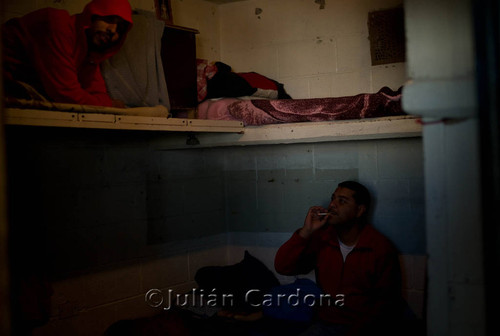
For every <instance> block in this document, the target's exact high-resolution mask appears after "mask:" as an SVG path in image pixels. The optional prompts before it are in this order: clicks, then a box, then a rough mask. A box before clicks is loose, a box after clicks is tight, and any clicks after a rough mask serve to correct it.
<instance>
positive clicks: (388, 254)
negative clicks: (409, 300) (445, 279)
mask: <svg viewBox="0 0 500 336" xmlns="http://www.w3.org/2000/svg"><path fill="white" fill-rule="evenodd" d="M369 205H370V194H369V192H368V190H367V189H366V188H365V187H364V186H363V185H361V184H359V183H357V182H354V181H346V182H342V183H340V184H339V185H338V187H337V189H336V190H335V192H334V193H333V195H332V198H331V201H330V204H329V205H328V207H327V208H324V207H321V206H313V207H311V208H310V209H309V211H308V213H307V216H306V219H305V222H304V226H303V227H302V228H301V229H299V230H297V231H296V232H295V233H294V234H293V235H292V237H291V238H290V239H289V240H288V241H287V242H286V243H285V244H283V246H281V247H280V249H279V250H278V252H277V254H276V258H275V268H276V271H277V272H278V273H280V274H284V275H297V274H306V273H308V272H310V271H311V270H313V269H314V270H315V271H316V281H317V284H318V286H319V287H320V288H321V289H322V290H323V291H324V293H325V294H329V295H330V297H331V300H330V301H329V304H325V301H323V302H322V303H323V304H322V305H320V306H319V307H318V323H316V324H313V326H312V327H311V328H309V329H308V330H307V331H306V332H305V333H304V335H365V334H368V333H369V334H370V335H373V334H374V332H375V331H377V330H379V331H380V332H382V334H384V335H388V334H391V332H395V331H396V329H397V328H396V327H397V326H399V325H400V324H399V322H400V318H401V317H402V307H403V305H402V303H403V301H402V297H401V273H400V266H399V258H398V252H397V250H396V249H395V248H394V246H393V245H392V243H391V242H390V241H389V240H388V239H387V238H386V237H384V236H383V235H382V234H381V233H379V232H378V231H377V230H375V229H374V228H373V227H372V226H371V225H369V224H368V223H367V221H366V215H367V211H368V208H369ZM378 328H380V329H378ZM375 334H376V333H375Z"/></svg>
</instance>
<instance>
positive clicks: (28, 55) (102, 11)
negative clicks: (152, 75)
mask: <svg viewBox="0 0 500 336" xmlns="http://www.w3.org/2000/svg"><path fill="white" fill-rule="evenodd" d="M92 15H99V16H109V15H117V16H120V17H121V18H123V19H124V20H126V21H128V22H129V23H130V25H129V28H128V29H129V30H130V28H131V26H132V10H131V7H130V4H129V3H128V1H127V0H93V1H91V2H90V3H88V4H87V5H86V6H85V8H84V10H83V12H82V13H80V14H75V15H69V13H68V12H67V11H65V10H61V9H54V8H44V9H40V10H37V11H35V12H32V13H30V14H27V15H25V16H23V17H20V18H15V19H12V20H10V21H8V22H7V23H6V24H5V25H4V26H3V27H2V28H3V47H4V75H5V76H6V78H7V79H17V80H21V81H24V82H27V83H29V84H31V85H33V86H34V87H35V88H36V89H38V90H40V91H41V92H42V93H44V94H46V95H47V96H48V97H49V99H50V100H53V101H56V102H61V103H73V104H83V105H98V106H112V100H111V98H110V97H109V95H108V93H107V90H106V84H105V82H104V79H103V77H102V75H101V70H100V63H101V62H102V61H103V60H105V59H107V58H109V57H111V56H113V55H114V54H115V53H116V52H118V50H119V49H120V47H121V46H122V44H123V42H124V40H125V37H126V34H123V36H121V37H120V41H119V43H118V44H116V45H115V46H114V47H112V48H110V49H107V50H106V51H105V52H103V53H96V52H89V50H88V47H87V36H86V34H85V30H86V29H87V28H88V27H89V26H90V24H91V18H92Z"/></svg>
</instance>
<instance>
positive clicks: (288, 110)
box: [198, 87, 405, 126]
mask: <svg viewBox="0 0 500 336" xmlns="http://www.w3.org/2000/svg"><path fill="white" fill-rule="evenodd" d="M402 114H405V113H404V111H403V110H402V108H401V89H399V90H398V91H393V90H391V89H389V88H387V87H384V88H382V89H380V90H379V91H378V92H377V93H365V94H358V95H355V96H348V97H337V98H312V99H279V100H278V99H276V100H264V99H259V100H241V99H237V98H224V99H220V100H216V101H205V102H203V103H202V104H200V105H199V109H198V118H200V119H215V120H241V121H243V123H244V124H245V125H246V126H249V125H266V124H278V123H293V122H305V121H331V120H346V119H362V118H376V117H383V116H391V115H402Z"/></svg>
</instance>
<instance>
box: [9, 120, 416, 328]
mask: <svg viewBox="0 0 500 336" xmlns="http://www.w3.org/2000/svg"><path fill="white" fill-rule="evenodd" d="M165 136H167V135H165V134H156V133H152V132H128V131H117V132H116V131H109V130H108V131H102V130H78V129H49V128H36V127H34V128H30V127H28V128H23V127H11V126H10V127H8V128H7V140H8V143H7V144H8V149H9V151H8V158H9V159H10V161H9V171H10V172H11V173H10V174H9V177H10V178H9V183H10V184H11V186H12V187H13V188H14V189H15V193H14V196H15V197H14V198H12V197H11V198H9V200H10V201H11V202H14V204H16V206H14V208H13V209H14V211H15V212H14V214H15V218H16V221H15V222H14V223H13V224H14V225H15V228H16V231H15V232H16V234H17V235H16V236H15V237H17V238H16V239H17V242H18V243H19V244H16V245H17V246H18V247H19V249H18V250H17V251H18V253H20V254H18V256H17V258H16V262H17V263H18V264H22V265H30V262H31V263H32V262H33V260H37V262H39V263H41V265H48V268H47V269H48V271H49V277H51V278H54V280H55V281H54V282H53V288H54V295H53V296H52V306H53V308H52V312H51V313H52V320H51V322H50V323H49V324H48V325H46V326H44V327H43V328H40V329H39V330H38V331H37V335H54V334H57V332H56V331H58V332H60V331H61V330H64V331H67V332H69V333H70V334H73V333H74V332H76V331H78V333H77V334H82V335H91V334H95V332H96V331H97V330H98V328H100V329H99V330H102V329H103V328H104V327H106V326H109V325H110V324H111V323H112V322H114V321H116V320H118V319H124V318H133V317H140V316H149V315H152V314H156V313H158V310H155V309H152V308H151V307H149V306H147V305H146V304H145V302H144V294H145V292H147V291H148V290H149V289H152V288H159V289H163V290H164V291H166V290H168V289H173V290H177V291H179V292H185V291H188V290H190V289H192V288H193V287H194V286H195V282H194V281H193V280H194V274H195V273H196V270H198V269H199V268H200V267H202V266H207V265H226V264H233V263H236V262H239V261H240V260H241V259H242V258H243V252H244V250H245V249H247V250H249V251H250V252H251V253H253V254H254V255H255V256H256V257H257V258H259V259H260V260H262V261H263V262H264V263H265V264H266V265H267V266H268V268H269V269H271V270H273V258H274V253H275V251H276V249H277V248H278V247H279V246H280V245H281V244H282V243H283V242H284V241H285V240H286V239H288V237H289V236H290V235H291V233H292V232H293V231H294V230H295V229H297V228H298V227H300V226H301V225H302V221H303V218H304V215H305V211H306V210H307V209H308V207H309V206H310V205H313V204H326V203H327V202H328V199H329V197H330V195H331V192H332V191H333V189H334V188H335V186H336V184H337V183H338V182H340V181H342V180H344V179H351V178H352V179H358V180H360V181H361V182H363V183H365V184H366V185H367V186H368V187H369V188H370V190H371V191H372V192H373V194H374V195H373V196H374V200H375V205H376V211H374V213H373V223H374V225H375V226H376V227H377V228H378V229H379V230H381V231H382V232H384V233H385V234H386V235H387V236H388V237H389V238H390V239H392V240H393V241H394V243H395V244H396V246H397V247H398V248H399V249H400V250H401V253H402V254H403V255H409V257H408V258H414V256H418V255H422V254H425V241H424V235H425V232H424V231H425V229H424V227H425V226H424V218H423V217H424V210H423V193H424V190H423V176H422V171H423V168H422V164H423V163H422V141H421V139H420V138H408V139H392V140H374V141H352V142H351V141H341V142H332V143H318V144H291V145H276V146H271V145H269V146H246V147H245V146H242V147H227V148H226V147H221V148H212V149H189V150H162V149H161V147H162V139H163V138H164V137H165ZM151 230H154V234H151ZM26 232H30V234H29V235H26ZM35 233H36V235H34V234H35ZM41 237H43V239H41ZM21 243H22V244H21ZM410 255H411V256H410ZM409 260H413V259H409ZM422 268H423V267H422V266H421V262H418V263H417V264H415V265H413V264H411V265H408V270H409V271H408V273H409V274H413V273H415V272H418V274H422ZM419 269H420V271H418V270H419ZM309 277H311V278H313V277H314V275H313V274H310V275H309ZM279 279H280V281H281V282H283V283H286V282H290V281H293V279H294V278H293V277H292V278H288V277H281V276H279ZM412 279H413V278H412ZM417 281H418V280H417ZM419 283H422V281H420V282H419ZM407 289H408V291H407V293H408V295H416V296H415V297H416V298H415V299H412V300H414V302H413V301H412V302H413V303H412V305H414V306H415V307H417V308H415V309H418V305H419V304H420V305H423V303H422V300H423V295H422V292H423V290H422V289H419V288H407ZM86 321H92V323H93V327H92V328H90V329H88V330H87V329H83V330H82V328H81V325H82V324H83V323H86Z"/></svg>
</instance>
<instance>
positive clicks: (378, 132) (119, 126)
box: [4, 108, 422, 148]
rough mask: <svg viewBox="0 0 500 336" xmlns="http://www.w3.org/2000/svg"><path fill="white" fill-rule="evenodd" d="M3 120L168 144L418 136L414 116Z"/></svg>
mask: <svg viewBox="0 0 500 336" xmlns="http://www.w3.org/2000/svg"><path fill="white" fill-rule="evenodd" d="M4 112H5V116H4V123H5V124H6V125H25V126H47V127H69V128H97V129H115V130H143V131H144V130H146V131H165V132H169V133H170V136H169V137H168V139H166V140H165V143H164V145H165V146H166V147H168V148H193V147H196V148H200V147H217V146H239V145H263V144H288V143H299V142H325V141H346V140H370V139H389V138H408V137H420V136H421V134H422V125H421V123H419V121H420V119H419V117H416V116H409V115H403V116H391V117H380V118H367V119H355V120H337V121H321V122H300V123H284V124H272V125H263V126H246V127H245V126H244V125H243V122H240V121H230V120H202V119H189V118H171V117H170V118H167V117H150V116H134V115H120V114H107V113H85V112H60V111H45V110H37V109H20V108H6V109H5V110H4ZM185 132H188V133H195V134H196V137H197V139H198V140H199V141H198V142H199V144H197V146H193V145H187V144H186V140H185Z"/></svg>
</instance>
